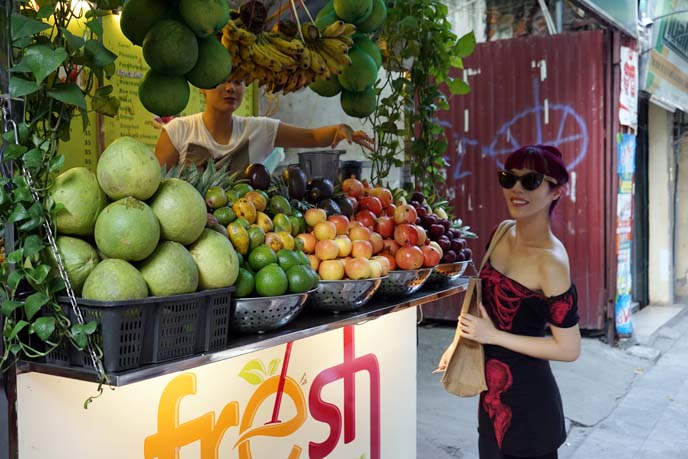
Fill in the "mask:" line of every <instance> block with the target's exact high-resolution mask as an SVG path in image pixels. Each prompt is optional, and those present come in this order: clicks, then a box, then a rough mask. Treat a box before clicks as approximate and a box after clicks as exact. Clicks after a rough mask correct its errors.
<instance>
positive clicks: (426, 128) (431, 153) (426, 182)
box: [370, 0, 475, 196]
mask: <svg viewBox="0 0 688 459" xmlns="http://www.w3.org/2000/svg"><path fill="white" fill-rule="evenodd" d="M448 15H449V10H448V8H447V6H446V5H445V4H444V3H442V2H441V1H440V0H397V1H395V2H394V3H393V6H391V7H390V8H389V9H388V16H387V22H386V23H385V26H384V28H383V30H382V32H381V34H380V37H379V39H378V43H379V44H380V45H381V49H382V52H383V66H384V67H385V69H386V70H387V71H388V74H387V77H386V80H385V81H384V82H378V94H380V96H379V99H378V108H377V111H376V112H375V113H374V114H373V115H372V116H371V118H370V121H371V123H372V124H373V130H374V132H375V136H376V142H377V145H378V154H377V155H375V156H373V157H371V158H370V159H371V160H372V161H373V171H382V173H384V175H386V174H387V173H388V171H389V166H391V165H394V166H399V165H400V164H401V162H402V158H404V155H405V152H406V151H407V152H408V153H407V163H408V164H409V166H410V170H411V175H412V176H413V179H414V184H413V185H414V188H415V189H416V190H420V191H423V192H424V193H425V194H426V195H428V196H430V195H433V194H435V185H436V184H437V183H442V182H444V181H445V178H444V176H443V170H444V169H445V168H446V166H447V162H446V159H445V155H446V150H447V146H448V141H447V135H446V133H445V130H444V128H443V126H442V125H441V124H440V123H439V121H438V119H437V115H438V112H439V111H441V110H447V109H448V108H449V100H448V96H447V93H449V94H451V95H463V94H467V93H468V92H470V87H469V86H468V84H466V82H464V81H463V80H462V79H461V78H459V77H455V76H452V75H451V72H452V70H453V69H460V68H462V67H463V62H462V59H463V58H465V57H466V56H468V55H470V54H471V53H472V52H473V50H474V48H475V36H474V34H473V32H469V33H468V34H466V35H464V36H463V37H461V38H459V37H457V36H456V35H455V34H454V33H453V32H452V27H451V24H450V22H449V21H448V20H447V16H448ZM402 115H403V116H402ZM404 135H407V136H408V139H407V142H405V141H404V140H405V139H404ZM380 179H381V177H380V175H374V176H373V181H379V180H380Z"/></svg>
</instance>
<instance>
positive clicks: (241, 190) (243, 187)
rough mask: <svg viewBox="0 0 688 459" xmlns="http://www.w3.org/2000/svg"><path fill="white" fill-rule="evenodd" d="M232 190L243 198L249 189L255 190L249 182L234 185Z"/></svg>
mask: <svg viewBox="0 0 688 459" xmlns="http://www.w3.org/2000/svg"><path fill="white" fill-rule="evenodd" d="M232 191H234V192H235V193H236V194H237V196H239V197H240V198H241V197H243V196H244V195H245V194H246V193H248V192H249V191H253V187H252V186H251V185H249V184H248V183H239V184H237V185H234V186H233V187H232Z"/></svg>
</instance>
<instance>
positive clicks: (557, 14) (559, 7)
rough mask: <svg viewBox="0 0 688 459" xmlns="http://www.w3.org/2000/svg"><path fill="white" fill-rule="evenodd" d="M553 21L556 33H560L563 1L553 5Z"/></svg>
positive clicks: (562, 27) (562, 22)
mask: <svg viewBox="0 0 688 459" xmlns="http://www.w3.org/2000/svg"><path fill="white" fill-rule="evenodd" d="M554 21H555V24H556V27H557V33H562V32H563V31H564V0H557V3H556V4H555V10H554Z"/></svg>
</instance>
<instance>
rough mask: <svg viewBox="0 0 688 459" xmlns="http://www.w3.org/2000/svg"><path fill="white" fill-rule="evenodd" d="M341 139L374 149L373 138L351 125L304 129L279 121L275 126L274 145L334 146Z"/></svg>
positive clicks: (302, 146) (301, 146) (296, 146)
mask: <svg viewBox="0 0 688 459" xmlns="http://www.w3.org/2000/svg"><path fill="white" fill-rule="evenodd" d="M342 140H346V141H348V142H349V143H352V142H354V143H357V144H359V145H361V146H362V147H364V148H367V149H368V150H370V151H374V147H375V143H374V142H373V139H371V138H370V137H368V135H367V134H366V133H365V132H363V131H354V130H353V129H352V128H351V126H349V125H348V124H344V123H342V124H333V125H331V126H322V127H319V128H315V129H306V128H300V127H296V126H292V125H291V124H286V123H282V122H280V123H279V126H278V127H277V136H276V137H275V146H276V147H283V148H317V147H332V148H334V147H336V146H337V145H338V144H339V142H341V141H342Z"/></svg>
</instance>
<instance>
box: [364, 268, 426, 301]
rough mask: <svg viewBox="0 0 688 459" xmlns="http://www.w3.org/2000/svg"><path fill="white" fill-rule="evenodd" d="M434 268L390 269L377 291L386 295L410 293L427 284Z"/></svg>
mask: <svg viewBox="0 0 688 459" xmlns="http://www.w3.org/2000/svg"><path fill="white" fill-rule="evenodd" d="M431 272H432V268H421V269H408V270H396V271H390V272H389V275H388V276H387V277H386V278H384V279H382V282H381V283H380V288H379V289H377V291H378V292H379V293H381V294H385V295H410V294H411V293H413V292H415V291H417V290H418V289H419V288H421V287H422V286H423V284H425V281H427V280H428V277H430V273H431Z"/></svg>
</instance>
